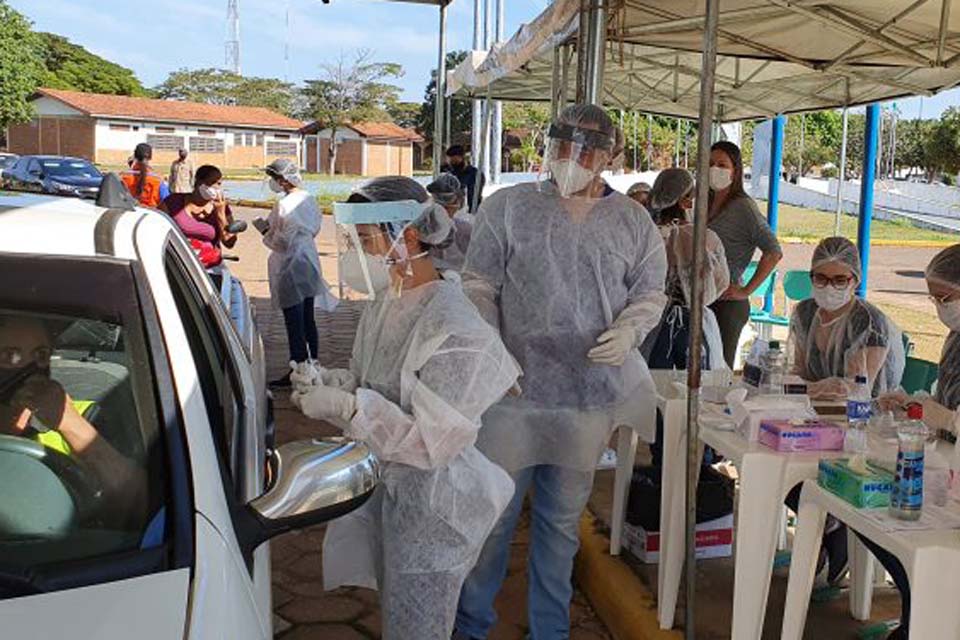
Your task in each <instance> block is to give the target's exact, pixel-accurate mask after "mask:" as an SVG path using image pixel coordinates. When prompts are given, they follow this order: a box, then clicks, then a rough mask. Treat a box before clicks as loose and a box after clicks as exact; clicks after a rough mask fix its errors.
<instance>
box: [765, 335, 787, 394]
mask: <svg viewBox="0 0 960 640" xmlns="http://www.w3.org/2000/svg"><path fill="white" fill-rule="evenodd" d="M785 367H786V358H785V357H784V355H783V351H781V350H780V343H779V342H778V341H777V340H771V341H770V344H769V346H768V347H767V352H766V353H765V354H763V356H761V358H760V368H761V369H762V371H763V373H762V375H761V382H760V393H765V394H775V395H781V394H783V374H784V369H785Z"/></svg>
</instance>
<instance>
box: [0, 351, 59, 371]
mask: <svg viewBox="0 0 960 640" xmlns="http://www.w3.org/2000/svg"><path fill="white" fill-rule="evenodd" d="M27 356H29V358H28V357H27ZM52 357H53V349H51V348H50V347H37V348H36V349H34V350H33V351H31V352H30V353H29V354H27V353H24V351H23V349H21V348H20V347H3V348H0V367H4V368H8V369H9V368H13V367H16V368H20V367H25V366H27V365H28V364H30V363H31V362H36V363H37V365H39V366H41V367H46V366H47V365H49V364H50V358H52Z"/></svg>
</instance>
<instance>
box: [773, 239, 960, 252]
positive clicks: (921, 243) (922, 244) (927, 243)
mask: <svg viewBox="0 0 960 640" xmlns="http://www.w3.org/2000/svg"><path fill="white" fill-rule="evenodd" d="M821 239H822V238H821ZM821 239H816V238H798V237H796V236H785V237H781V238H777V240H779V241H780V243H781V244H817V243H818V242H820V240H821ZM955 244H960V236H958V237H957V241H956V242H951V241H950V240H891V239H881V240H876V239H872V240H870V245H871V246H874V247H909V248H913V249H943V248H946V247H952V246H953V245H955Z"/></svg>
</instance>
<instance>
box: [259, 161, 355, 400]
mask: <svg viewBox="0 0 960 640" xmlns="http://www.w3.org/2000/svg"><path fill="white" fill-rule="evenodd" d="M264 172H265V173H266V174H267V176H268V177H269V178H270V189H271V191H273V192H274V193H279V194H282V195H281V197H280V198H279V199H278V200H277V202H276V204H274V205H273V209H272V210H271V211H270V216H269V217H268V218H267V225H268V226H267V229H266V231H265V233H264V234H263V244H265V245H266V246H267V247H268V248H269V249H270V256H269V257H268V258H267V277H268V279H269V283H270V298H271V300H272V301H273V304H274V306H275V307H277V308H279V309H282V310H283V323H284V325H285V326H286V329H287V341H288V343H289V345H290V360H291V361H293V362H306V361H307V360H309V359H311V358H316V357H317V348H318V346H317V342H318V336H317V323H316V320H315V319H314V315H313V308H314V302H315V300H316V299H317V298H319V300H318V301H317V306H319V307H320V308H321V309H323V310H326V311H332V310H333V309H334V308H335V307H336V305H337V302H338V300H337V298H335V297H334V296H333V295H332V294H331V293H330V290H329V289H328V287H327V283H326V282H324V280H323V271H322V270H321V268H320V255H319V253H318V252H317V245H316V237H317V234H318V233H320V223H321V215H320V207H319V206H318V205H317V200H316V198H314V197H313V195H312V194H311V193H310V192H309V191H307V190H306V189H304V188H303V180H302V178H301V177H300V171H299V169H298V168H297V165H296V164H294V163H293V162H292V161H290V160H288V159H286V158H279V159H277V160H274V161H273V162H271V163H270V164H269V165H267V167H266V168H265V169H264ZM270 386H271V387H272V388H282V387H289V386H290V375H289V374H287V375H285V376H284V377H282V378H280V379H279V380H274V381H273V382H271V383H270Z"/></svg>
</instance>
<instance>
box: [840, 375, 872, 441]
mask: <svg viewBox="0 0 960 640" xmlns="http://www.w3.org/2000/svg"><path fill="white" fill-rule="evenodd" d="M872 404H873V401H872V399H871V397H870V387H868V386H867V378H866V376H857V377H856V378H854V382H853V390H851V391H850V394H849V395H848V396H847V432H846V434H845V436H844V440H843V449H844V450H845V451H848V452H850V453H866V452H867V425H869V424H870V414H871V413H872V411H871V408H872Z"/></svg>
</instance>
